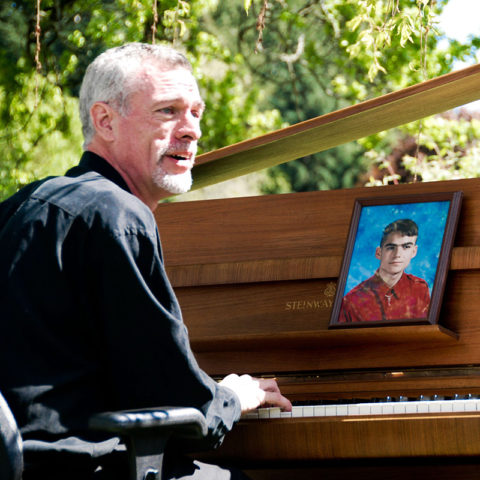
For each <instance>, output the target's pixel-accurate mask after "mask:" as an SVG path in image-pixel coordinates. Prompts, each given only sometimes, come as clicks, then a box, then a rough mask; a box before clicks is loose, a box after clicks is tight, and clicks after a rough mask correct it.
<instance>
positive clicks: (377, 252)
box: [375, 247, 382, 260]
mask: <svg viewBox="0 0 480 480" xmlns="http://www.w3.org/2000/svg"><path fill="white" fill-rule="evenodd" d="M375 258H376V259H377V260H381V258H382V249H381V248H380V247H377V248H376V249H375Z"/></svg>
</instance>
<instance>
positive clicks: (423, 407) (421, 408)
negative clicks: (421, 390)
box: [417, 401, 430, 413]
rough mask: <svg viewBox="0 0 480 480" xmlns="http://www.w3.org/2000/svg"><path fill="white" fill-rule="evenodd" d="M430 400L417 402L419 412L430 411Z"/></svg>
mask: <svg viewBox="0 0 480 480" xmlns="http://www.w3.org/2000/svg"><path fill="white" fill-rule="evenodd" d="M429 405H430V402H426V401H420V402H418V404H417V413H428V412H429V411H430V410H429Z"/></svg>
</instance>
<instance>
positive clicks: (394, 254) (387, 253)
mask: <svg viewBox="0 0 480 480" xmlns="http://www.w3.org/2000/svg"><path fill="white" fill-rule="evenodd" d="M416 241H417V237H416V236H413V237H409V236H406V235H402V234H401V233H398V232H392V233H390V234H389V235H388V236H387V238H386V239H385V243H384V244H383V246H382V247H377V248H376V250H375V257H376V258H378V259H379V260H380V267H379V270H380V274H382V273H386V274H389V275H395V274H398V273H401V272H403V271H404V270H405V269H406V268H407V267H408V265H409V263H410V260H411V259H412V258H413V257H414V256H415V255H416V254H417V249H418V247H417V245H416Z"/></svg>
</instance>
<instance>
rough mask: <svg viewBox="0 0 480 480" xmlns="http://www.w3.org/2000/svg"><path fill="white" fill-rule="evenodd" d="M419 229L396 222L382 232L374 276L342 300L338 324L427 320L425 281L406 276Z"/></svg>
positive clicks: (428, 301)
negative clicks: (378, 264) (378, 263)
mask: <svg viewBox="0 0 480 480" xmlns="http://www.w3.org/2000/svg"><path fill="white" fill-rule="evenodd" d="M417 238H418V226H417V224H416V223H415V222H414V221H413V220H410V219H402V220H396V221H395V222H393V223H391V224H389V225H387V226H386V227H385V229H384V231H383V235H382V239H381V242H380V246H379V247H377V248H376V250H375V257H376V258H377V259H378V260H380V266H379V268H378V270H377V271H376V272H375V274H374V275H373V276H372V277H370V278H368V279H367V280H365V281H363V282H362V283H360V284H359V285H357V286H356V287H355V288H353V289H352V290H350V292H348V293H347V294H346V295H345V297H344V298H343V301H342V307H341V310H340V316H339V319H338V321H339V323H351V322H380V321H389V320H405V319H423V318H426V317H427V313H428V307H429V305H430V293H429V290H428V285H427V282H425V280H423V279H421V278H418V277H415V276H414V275H410V274H408V273H405V269H406V268H407V267H408V265H409V264H410V261H411V260H412V258H414V257H415V256H416V255H417V250H418V245H417Z"/></svg>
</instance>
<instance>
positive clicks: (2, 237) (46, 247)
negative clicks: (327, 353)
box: [0, 152, 240, 463]
mask: <svg viewBox="0 0 480 480" xmlns="http://www.w3.org/2000/svg"><path fill="white" fill-rule="evenodd" d="M0 328H1V330H0V365H1V367H0V391H2V393H3V394H4V395H5V397H6V398H7V401H8V402H9V404H10V406H11V408H12V410H13V412H14V415H15V417H16V420H17V423H18V424H19V426H20V428H21V432H22V436H23V439H24V442H25V450H26V459H27V462H30V463H31V462H32V461H33V462H37V461H41V459H42V458H43V459H46V458H49V456H50V455H52V454H53V455H57V452H62V453H60V455H63V456H64V457H65V458H66V456H67V455H70V454H80V456H86V457H88V458H90V457H96V456H98V455H104V454H107V453H109V452H110V451H112V449H114V448H115V444H116V440H112V439H104V438H101V439H99V438H98V437H96V435H98V434H92V433H91V432H88V431H87V430H86V422H87V419H88V417H89V416H90V415H91V414H92V413H94V412H99V411H106V410H116V409H129V408H140V407H148V406H161V405H184V406H185V405H187V406H194V407H197V408H199V409H201V410H202V411H203V412H204V413H205V415H206V417H207V422H208V424H209V431H210V438H209V444H212V445H213V444H215V443H217V442H218V441H219V440H220V439H221V438H222V436H223V435H224V434H225V432H226V431H228V430H229V429H230V428H231V427H232V425H233V423H234V422H235V421H236V420H238V418H239V416H240V406H239V401H238V398H237V397H236V395H235V394H234V393H233V392H231V391H230V390H229V389H226V388H224V387H220V386H219V385H218V384H217V383H216V382H214V381H213V380H212V379H211V378H209V377H208V376H207V375H206V374H205V373H204V372H203V371H202V370H201V369H200V368H199V367H198V365H197V363H196V361H195V358H194V356H193V354H192V352H191V350H190V346H189V340H188V335H187V331H186V328H185V326H184V324H183V321H182V317H181V312H180V308H179V305H178V303H177V300H176V298H175V295H174V292H173V289H172V287H171V285H170V283H169V281H168V279H167V276H166V273H165V269H164V265H163V259H162V251H161V245H160V239H159V235H158V231H157V228H156V224H155V220H154V217H153V215H152V212H151V211H150V210H149V209H148V207H147V206H146V205H145V204H144V203H142V202H141V201H140V200H139V199H138V198H136V197H135V196H134V195H132V194H131V193H130V192H129V189H128V187H127V185H126V184H125V182H124V181H123V179H122V178H121V176H120V175H119V174H118V172H117V171H116V170H115V169H113V168H112V167H111V166H110V165H109V164H108V163H107V162H106V161H105V160H103V159H102V158H100V157H98V156H97V155H95V154H93V153H91V152H85V153H84V155H83V157H82V159H81V162H80V164H79V165H78V166H77V167H75V168H73V169H71V170H69V171H68V172H67V174H66V175H65V176H63V177H53V178H48V179H46V180H43V181H40V182H36V183H33V184H31V185H29V186H27V187H25V188H24V189H22V190H20V191H19V192H18V193H17V194H15V195H14V196H12V197H11V198H9V199H8V200H6V201H5V202H3V203H2V204H0ZM100 440H103V441H100ZM29 452H32V453H31V454H29ZM38 452H41V453H40V455H39V453H38ZM58 458H60V457H58ZM75 458H77V457H75ZM29 459H30V460H29ZM32 459H33V460H32ZM38 459H40V460H38Z"/></svg>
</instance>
